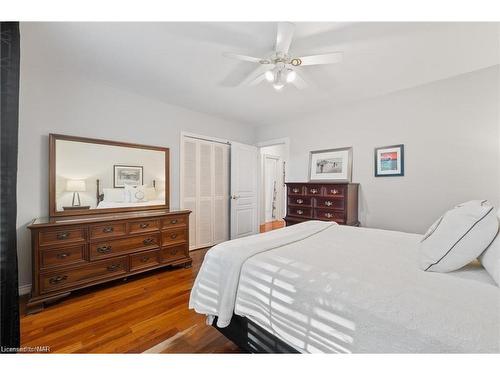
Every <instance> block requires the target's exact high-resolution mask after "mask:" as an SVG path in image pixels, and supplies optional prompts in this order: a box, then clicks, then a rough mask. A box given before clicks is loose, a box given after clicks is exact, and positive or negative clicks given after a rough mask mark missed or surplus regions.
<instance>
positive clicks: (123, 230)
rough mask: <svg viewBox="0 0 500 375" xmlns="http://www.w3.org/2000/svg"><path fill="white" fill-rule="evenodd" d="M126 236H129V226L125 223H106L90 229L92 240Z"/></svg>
mask: <svg viewBox="0 0 500 375" xmlns="http://www.w3.org/2000/svg"><path fill="white" fill-rule="evenodd" d="M125 234H127V225H126V224H125V223H118V224H116V223H105V224H99V225H92V226H91V227H90V239H100V238H106V237H113V236H123V235H125Z"/></svg>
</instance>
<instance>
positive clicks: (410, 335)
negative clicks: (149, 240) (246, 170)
mask: <svg viewBox="0 0 500 375" xmlns="http://www.w3.org/2000/svg"><path fill="white" fill-rule="evenodd" d="M420 238H421V236H420V235H416V234H408V233H402V232H394V231H385V230H377V229H367V228H354V227H348V226H332V227H330V228H327V230H323V231H320V232H318V233H316V234H314V235H313V236H310V237H307V238H305V239H303V240H301V241H296V242H292V243H289V244H286V245H284V246H280V247H277V248H273V249H271V250H269V251H264V252H259V253H257V254H256V255H253V256H251V257H249V258H248V259H247V260H246V261H245V262H244V263H243V265H242V266H241V272H240V277H239V284H238V289H237V293H236V298H235V307H234V312H235V314H237V315H241V316H244V317H247V318H248V319H250V320H252V321H253V322H254V323H256V324H258V325H259V326H261V327H262V328H264V329H266V330H268V331H269V332H270V333H272V334H273V335H275V336H276V337H278V338H280V339H281V340H283V341H284V342H285V343H287V344H289V345H291V346H292V347H294V348H296V349H297V350H298V351H300V352H307V353H314V352H327V353H331V352H334V353H418V352H422V353H434V352H444V353H461V352H466V353H469V352H471V353H482V352H487V353H488V352H494V353H498V352H500V323H499V321H500V288H498V286H496V284H495V283H494V282H493V280H492V279H491V278H490V276H489V275H488V274H487V272H486V271H485V270H484V269H483V268H482V267H481V266H480V265H479V264H478V263H474V264H470V265H468V266H467V267H465V268H463V269H461V270H459V271H455V272H451V273H446V274H444V273H434V272H424V271H422V270H420V269H419V268H418V262H417V248H418V242H419V240H420Z"/></svg>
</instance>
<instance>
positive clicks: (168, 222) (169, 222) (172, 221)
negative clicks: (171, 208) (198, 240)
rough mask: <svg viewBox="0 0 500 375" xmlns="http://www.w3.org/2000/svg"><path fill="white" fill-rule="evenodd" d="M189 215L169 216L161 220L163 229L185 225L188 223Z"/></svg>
mask: <svg viewBox="0 0 500 375" xmlns="http://www.w3.org/2000/svg"><path fill="white" fill-rule="evenodd" d="M188 218H189V216H188V215H174V216H168V217H166V218H164V219H162V221H161V229H169V228H175V227H185V226H186V225H187V223H188Z"/></svg>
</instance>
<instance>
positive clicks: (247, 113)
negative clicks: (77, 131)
mask: <svg viewBox="0 0 500 375" xmlns="http://www.w3.org/2000/svg"><path fill="white" fill-rule="evenodd" d="M275 35H276V24H275V23H267V22H263V23H23V24H22V26H21V37H22V46H23V55H22V58H23V59H24V62H23V63H24V66H28V67H38V68H40V67H45V68H46V67H47V66H50V68H51V69H55V70H57V71H66V72H69V73H71V74H82V75H85V76H87V77H89V78H91V79H95V80H102V81H105V82H107V83H109V84H113V85H115V86H118V87H120V88H125V89H128V90H131V91H135V92H137V93H139V94H142V95H147V96H152V97H155V98H158V99H160V100H163V101H166V102H169V103H173V104H177V105H181V106H184V107H187V108H190V109H193V110H197V111H201V112H206V113H210V114H214V115H218V116H222V117H224V118H228V119H232V120H237V121H241V122H245V123H249V124H253V125H265V124H272V123H275V122H283V121H287V120H290V119H292V118H296V117H300V116H304V115H306V114H307V113H310V112H313V111H317V110H321V109H323V108H326V107H331V106H335V105H339V104H343V103H346V102H349V101H355V100H360V99H363V98H367V97H373V96H377V95H383V94H386V93H389V92H393V91H397V90H401V89H405V88H409V87H414V86H417V85H421V84H424V83H428V82H431V81H435V80H440V79H444V78H448V77H451V76H454V75H458V74H463V73H467V72H470V71H474V70H477V69H482V68H485V67H488V66H492V65H495V64H498V63H499V60H500V58H499V56H500V43H499V24H496V23H433V24H431V23H297V24H296V32H295V38H294V41H293V42H292V46H291V49H290V53H291V54H292V55H299V56H300V55H309V54H318V53H326V52H332V51H344V60H343V62H341V63H340V64H335V65H326V66H308V67H302V68H301V71H302V72H303V74H302V76H303V77H304V78H305V79H306V80H307V81H308V82H309V83H310V87H308V88H306V89H304V90H301V91H299V90H297V89H296V88H295V87H287V88H286V89H285V90H283V91H282V92H276V91H275V90H274V89H273V88H272V87H271V86H270V85H269V84H268V83H266V82H263V83H261V84H260V85H258V86H256V87H237V86H236V85H237V84H238V83H239V82H240V81H241V80H242V79H243V78H244V77H245V74H248V73H249V72H250V71H251V70H253V69H254V68H255V65H254V64H252V63H247V62H239V61H236V60H231V59H228V58H225V57H224V56H223V55H222V54H223V52H234V53H242V54H248V55H252V56H259V57H260V56H266V55H269V53H270V52H271V51H272V49H273V45H274V40H275Z"/></svg>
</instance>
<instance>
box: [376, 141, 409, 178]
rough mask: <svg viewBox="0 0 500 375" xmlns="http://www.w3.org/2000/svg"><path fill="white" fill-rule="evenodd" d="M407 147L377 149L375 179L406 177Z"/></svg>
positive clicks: (395, 146)
mask: <svg viewBox="0 0 500 375" xmlns="http://www.w3.org/2000/svg"><path fill="white" fill-rule="evenodd" d="M404 151H405V146H404V145H393V146H385V147H377V148H376V149H375V177H394V176H404V175H405V152H404Z"/></svg>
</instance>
